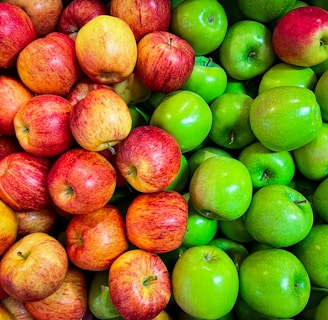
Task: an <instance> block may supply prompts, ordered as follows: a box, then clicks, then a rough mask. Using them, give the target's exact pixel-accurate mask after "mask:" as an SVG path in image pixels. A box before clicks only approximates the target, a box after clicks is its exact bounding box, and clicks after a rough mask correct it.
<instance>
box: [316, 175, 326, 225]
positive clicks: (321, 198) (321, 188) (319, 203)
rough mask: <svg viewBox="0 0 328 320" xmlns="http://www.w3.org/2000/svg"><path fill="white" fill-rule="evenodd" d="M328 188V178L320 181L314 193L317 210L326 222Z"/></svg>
mask: <svg viewBox="0 0 328 320" xmlns="http://www.w3.org/2000/svg"><path fill="white" fill-rule="evenodd" d="M327 189H328V178H325V179H323V180H322V181H320V183H319V184H318V185H316V188H315V190H314V193H313V206H314V210H315V212H316V213H317V214H318V215H319V216H320V218H322V219H323V220H324V221H325V222H328V199H327V197H326V194H327Z"/></svg>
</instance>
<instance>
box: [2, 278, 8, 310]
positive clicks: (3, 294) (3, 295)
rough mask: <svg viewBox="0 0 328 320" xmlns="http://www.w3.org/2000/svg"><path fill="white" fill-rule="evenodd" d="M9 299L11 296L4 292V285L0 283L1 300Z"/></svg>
mask: <svg viewBox="0 0 328 320" xmlns="http://www.w3.org/2000/svg"><path fill="white" fill-rule="evenodd" d="M7 297H9V294H8V293H7V292H6V291H5V290H3V288H2V285H1V283H0V300H3V299H5V298H7ZM0 305H1V304H0Z"/></svg>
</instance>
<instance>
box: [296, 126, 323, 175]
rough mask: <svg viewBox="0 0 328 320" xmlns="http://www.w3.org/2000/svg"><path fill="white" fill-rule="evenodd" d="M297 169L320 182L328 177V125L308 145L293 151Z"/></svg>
mask: <svg viewBox="0 0 328 320" xmlns="http://www.w3.org/2000/svg"><path fill="white" fill-rule="evenodd" d="M292 153H293V156H294V159H295V164H296V167H297V169H298V170H299V171H300V172H301V173H302V174H303V175H304V176H305V177H307V178H308V179H311V180H313V181H319V180H322V179H324V178H326V177H327V176H328V123H327V122H323V123H322V126H321V128H320V130H319V134H318V135H317V136H316V137H315V138H314V139H313V140H311V141H310V142H309V143H307V144H306V145H304V146H302V147H300V148H297V149H295V150H293V151H292Z"/></svg>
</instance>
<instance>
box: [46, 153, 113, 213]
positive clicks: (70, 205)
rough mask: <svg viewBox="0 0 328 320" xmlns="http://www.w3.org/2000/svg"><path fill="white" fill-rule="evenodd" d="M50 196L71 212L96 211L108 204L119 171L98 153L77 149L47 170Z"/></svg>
mask: <svg viewBox="0 0 328 320" xmlns="http://www.w3.org/2000/svg"><path fill="white" fill-rule="evenodd" d="M47 185H48V190H49V193H50V196H51V198H52V200H53V202H54V204H55V205H56V206H58V207H59V208H60V209H62V210H64V211H66V212H68V213H72V214H86V213H91V212H94V211H96V210H98V209H100V208H102V207H103V206H105V205H106V204H107V202H108V201H109V200H110V198H111V197H112V195H113V193H114V191H115V187H116V172H115V169H114V168H113V166H112V165H111V164H110V162H109V161H108V160H107V159H106V158H105V157H103V156H102V155H101V154H99V153H98V152H94V151H88V150H85V149H83V148H74V149H70V150H68V151H66V152H65V153H63V154H62V155H61V156H60V157H59V158H57V159H56V161H55V163H54V164H53V166H52V167H51V169H50V171H49V173H48V180H47Z"/></svg>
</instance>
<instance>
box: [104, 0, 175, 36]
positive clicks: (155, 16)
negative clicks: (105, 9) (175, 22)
mask: <svg viewBox="0 0 328 320" xmlns="http://www.w3.org/2000/svg"><path fill="white" fill-rule="evenodd" d="M110 14H111V15H112V16H115V17H119V18H121V19H123V20H124V21H125V22H126V23H127V24H128V25H129V26H130V28H131V29H132V31H133V34H134V36H135V38H136V41H139V40H140V39H141V38H142V37H143V36H144V35H146V34H147V33H150V32H153V31H167V30H168V29H169V26H170V21H171V2H170V0H150V1H149V0H141V1H140V0H112V1H110Z"/></svg>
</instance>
